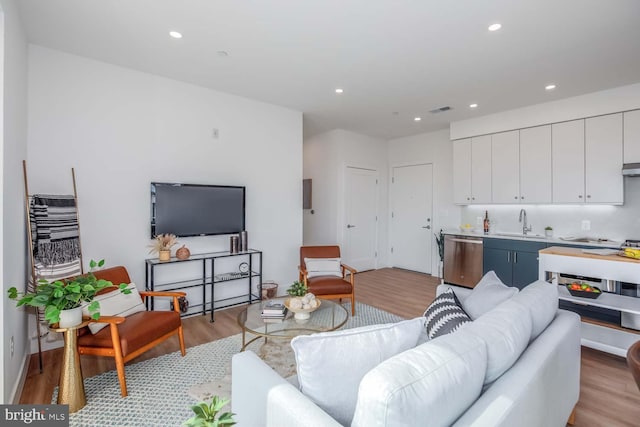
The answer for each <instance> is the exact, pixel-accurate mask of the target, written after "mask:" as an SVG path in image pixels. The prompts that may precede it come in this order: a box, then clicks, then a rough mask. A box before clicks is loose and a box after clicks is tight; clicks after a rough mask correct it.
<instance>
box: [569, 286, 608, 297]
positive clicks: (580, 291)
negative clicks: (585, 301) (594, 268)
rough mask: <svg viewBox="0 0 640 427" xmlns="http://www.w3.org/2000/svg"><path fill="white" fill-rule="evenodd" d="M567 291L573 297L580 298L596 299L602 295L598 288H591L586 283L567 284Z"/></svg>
mask: <svg viewBox="0 0 640 427" xmlns="http://www.w3.org/2000/svg"><path fill="white" fill-rule="evenodd" d="M567 290H568V291H569V293H570V294H571V295H573V296H574V297H581V298H591V299H596V298H598V297H599V296H600V295H601V294H602V291H601V290H600V288H597V287H595V286H591V285H589V284H588V283H581V282H573V283H569V284H567Z"/></svg>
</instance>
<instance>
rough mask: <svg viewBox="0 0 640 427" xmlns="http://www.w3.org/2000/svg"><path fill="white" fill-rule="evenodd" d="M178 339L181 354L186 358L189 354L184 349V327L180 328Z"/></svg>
mask: <svg viewBox="0 0 640 427" xmlns="http://www.w3.org/2000/svg"><path fill="white" fill-rule="evenodd" d="M178 339H179V340H180V352H181V353H182V355H183V356H184V355H185V354H187V352H186V351H185V349H184V332H183V331H182V326H180V327H179V328H178Z"/></svg>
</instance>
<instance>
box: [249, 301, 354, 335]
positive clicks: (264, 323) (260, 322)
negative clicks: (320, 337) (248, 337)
mask: <svg viewBox="0 0 640 427" xmlns="http://www.w3.org/2000/svg"><path fill="white" fill-rule="evenodd" d="M285 299H286V298H276V299H275V300H265V301H260V302H257V303H255V304H251V305H249V306H248V307H247V309H246V310H242V311H241V312H240V314H239V315H238V324H239V325H240V326H241V327H242V329H243V330H244V331H246V332H249V333H251V334H254V335H259V336H264V337H279V338H293V337H296V336H298V335H309V334H313V333H316V332H326V331H334V330H336V329H338V328H340V327H342V326H343V325H344V324H345V323H346V322H347V319H348V318H349V312H348V311H347V309H345V308H344V307H343V306H341V305H340V304H337V303H335V302H333V301H330V300H322V303H321V304H320V307H318V309H317V310H315V311H314V312H312V313H311V317H310V318H309V319H305V320H299V319H295V318H294V317H293V313H292V312H290V311H288V312H287V314H286V316H285V318H284V319H263V318H262V307H263V305H264V304H265V303H266V302H267V301H270V302H273V301H276V300H277V301H278V302H281V303H282V304H284V301H285Z"/></svg>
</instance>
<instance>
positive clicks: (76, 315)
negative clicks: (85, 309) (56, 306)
mask: <svg viewBox="0 0 640 427" xmlns="http://www.w3.org/2000/svg"><path fill="white" fill-rule="evenodd" d="M80 323H82V307H76V308H70V309H69V310H61V311H60V322H59V323H58V325H59V327H61V328H72V327H74V326H78V325H79V324H80Z"/></svg>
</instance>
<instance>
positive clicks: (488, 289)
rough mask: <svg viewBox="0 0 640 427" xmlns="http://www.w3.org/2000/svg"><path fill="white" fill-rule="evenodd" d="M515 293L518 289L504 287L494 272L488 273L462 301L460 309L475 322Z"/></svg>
mask: <svg viewBox="0 0 640 427" xmlns="http://www.w3.org/2000/svg"><path fill="white" fill-rule="evenodd" d="M516 293H518V288H513V287H510V286H507V285H505V284H504V283H502V281H501V280H500V279H499V278H498V276H496V273H495V272H494V271H490V272H488V273H487V274H485V275H484V276H483V277H482V279H480V281H479V282H478V284H477V285H476V286H475V288H473V291H471V294H470V295H469V296H468V297H467V298H465V299H464V300H463V301H462V308H463V309H464V311H466V312H467V314H468V315H469V317H471V318H472V319H473V320H476V319H477V318H478V317H480V316H482V315H483V314H484V313H486V312H488V311H489V310H492V309H494V308H495V307H497V306H498V305H500V303H502V302H504V301H506V300H508V299H509V298H511V297H512V296H514V295H515V294H516Z"/></svg>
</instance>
